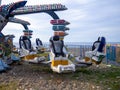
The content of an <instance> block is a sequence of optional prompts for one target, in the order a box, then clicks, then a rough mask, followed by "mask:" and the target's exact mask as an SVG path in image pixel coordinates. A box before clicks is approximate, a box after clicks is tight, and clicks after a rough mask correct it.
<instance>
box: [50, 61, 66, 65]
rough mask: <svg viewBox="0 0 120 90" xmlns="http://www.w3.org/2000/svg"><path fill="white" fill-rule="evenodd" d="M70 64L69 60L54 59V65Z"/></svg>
mask: <svg viewBox="0 0 120 90" xmlns="http://www.w3.org/2000/svg"><path fill="white" fill-rule="evenodd" d="M58 65H68V60H52V66H58Z"/></svg>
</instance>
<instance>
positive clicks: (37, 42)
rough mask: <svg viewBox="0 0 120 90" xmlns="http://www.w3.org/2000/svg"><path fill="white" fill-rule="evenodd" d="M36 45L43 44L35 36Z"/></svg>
mask: <svg viewBox="0 0 120 90" xmlns="http://www.w3.org/2000/svg"><path fill="white" fill-rule="evenodd" d="M36 45H37V46H43V43H42V41H41V40H40V39H39V38H36Z"/></svg>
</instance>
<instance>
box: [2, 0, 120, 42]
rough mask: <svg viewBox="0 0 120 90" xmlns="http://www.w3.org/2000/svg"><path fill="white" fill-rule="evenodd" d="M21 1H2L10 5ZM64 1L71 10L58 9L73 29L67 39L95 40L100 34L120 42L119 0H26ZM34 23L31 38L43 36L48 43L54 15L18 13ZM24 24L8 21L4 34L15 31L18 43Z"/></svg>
mask: <svg viewBox="0 0 120 90" xmlns="http://www.w3.org/2000/svg"><path fill="white" fill-rule="evenodd" d="M13 1H18V0H3V1H2V4H7V3H10V2H13ZM52 3H61V4H64V5H65V6H66V7H67V8H68V10H65V11H60V12H56V13H57V14H58V16H59V17H60V18H61V19H65V20H67V21H69V22H70V23H71V24H70V25H68V27H69V28H70V30H69V31H67V32H68V33H69V35H68V36H66V37H65V41H66V42H93V41H95V40H96V39H97V38H98V37H99V36H104V37H106V40H107V42H120V0H27V5H38V4H52ZM15 17H17V18H20V19H24V20H27V21H29V22H30V23H31V25H30V26H29V29H31V30H33V36H32V37H33V38H32V41H35V38H38V37H39V38H40V39H41V40H42V41H43V42H48V41H49V38H50V36H52V35H53V31H52V25H51V24H50V20H52V18H51V17H50V16H49V15H47V14H45V13H38V14H29V15H20V16H15ZM23 30H24V28H23V27H22V25H19V24H14V23H8V24H7V26H6V27H5V28H4V30H3V31H2V32H3V33H4V34H14V35H15V36H16V37H15V39H14V41H15V42H18V39H19V37H20V35H22V34H23V32H22V31H23Z"/></svg>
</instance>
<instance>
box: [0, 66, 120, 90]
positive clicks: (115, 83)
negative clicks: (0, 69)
mask: <svg viewBox="0 0 120 90" xmlns="http://www.w3.org/2000/svg"><path fill="white" fill-rule="evenodd" d="M12 67H13V69H12V70H10V71H8V72H5V73H0V90H29V89H30V88H31V90H42V89H40V87H39V86H41V87H42V86H43V87H44V88H43V89H45V90H73V89H74V88H76V89H75V90H80V89H81V90H120V67H117V66H110V67H109V66H106V65H105V64H101V65H100V66H99V67H96V66H91V67H88V68H77V70H76V72H74V73H63V74H58V73H55V72H52V70H51V69H50V68H49V67H48V66H42V65H27V64H24V65H19V66H17V65H16V66H12ZM41 82H42V83H41ZM36 83H37V84H36ZM62 83H64V84H63V86H61V84H62ZM67 83H68V84H71V86H72V87H71V88H70V86H68V84H67ZM82 83H83V84H84V85H82ZM46 84H47V85H48V86H46ZM53 84H54V85H53ZM85 84H86V85H87V86H86V85H85ZM49 85H52V86H53V87H50V86H49ZM64 85H65V86H64ZM54 86H55V87H54ZM60 87H63V89H61V88H60ZM65 87H66V88H65ZM83 87H84V88H83ZM26 88H27V89H26ZM50 88H53V89H50ZM59 88H60V89H59Z"/></svg>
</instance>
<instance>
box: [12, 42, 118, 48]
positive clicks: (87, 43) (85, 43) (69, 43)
mask: <svg viewBox="0 0 120 90" xmlns="http://www.w3.org/2000/svg"><path fill="white" fill-rule="evenodd" d="M13 44H14V45H15V46H16V47H19V43H17V42H13ZM43 44H44V45H45V46H48V45H49V42H43ZM107 44H120V42H107ZM32 45H33V47H35V46H36V44H35V43H32ZM65 45H93V42H65Z"/></svg>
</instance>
